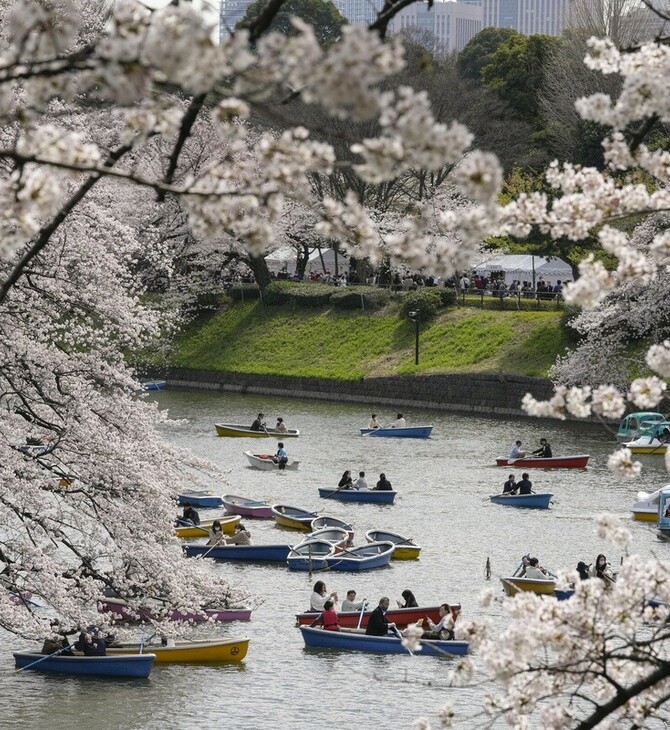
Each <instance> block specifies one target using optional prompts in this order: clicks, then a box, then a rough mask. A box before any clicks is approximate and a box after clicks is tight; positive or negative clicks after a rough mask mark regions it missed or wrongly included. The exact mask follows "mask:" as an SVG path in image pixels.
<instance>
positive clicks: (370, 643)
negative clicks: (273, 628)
mask: <svg viewBox="0 0 670 730" xmlns="http://www.w3.org/2000/svg"><path fill="white" fill-rule="evenodd" d="M300 632H301V633H302V638H303V639H304V641H305V646H313V647H319V648H321V649H340V650H342V651H367V652H372V653H374V654H409V651H408V650H407V649H406V648H405V647H404V646H403V645H402V641H401V640H400V639H399V638H398V637H396V636H368V635H367V634H364V633H359V632H358V631H351V630H347V629H340V630H339V631H326V630H325V629H319V628H312V627H311V626H301V627H300ZM468 648H469V645H468V642H467V641H442V640H439V639H431V640H428V641H421V651H416V652H413V654H414V656H449V655H454V654H458V655H459V656H462V655H464V654H467V653H468Z"/></svg>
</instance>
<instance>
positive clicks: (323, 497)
mask: <svg viewBox="0 0 670 730" xmlns="http://www.w3.org/2000/svg"><path fill="white" fill-rule="evenodd" d="M348 488H349V489H351V487H348ZM343 489H347V486H346V484H344V485H342V486H341V487H338V488H337V489H334V490H333V491H332V492H329V493H328V494H324V495H323V496H322V497H321V499H328V498H329V497H332V496H333V494H337V493H338V492H341V491H342V490H343Z"/></svg>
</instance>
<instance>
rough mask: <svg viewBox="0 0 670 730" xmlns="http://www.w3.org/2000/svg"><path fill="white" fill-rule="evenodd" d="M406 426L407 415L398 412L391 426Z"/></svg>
mask: <svg viewBox="0 0 670 730" xmlns="http://www.w3.org/2000/svg"><path fill="white" fill-rule="evenodd" d="M406 426H407V422H406V421H405V417H404V416H403V415H402V413H398V415H397V416H396V419H395V421H393V423H392V424H391V425H390V426H389V428H405V427H406Z"/></svg>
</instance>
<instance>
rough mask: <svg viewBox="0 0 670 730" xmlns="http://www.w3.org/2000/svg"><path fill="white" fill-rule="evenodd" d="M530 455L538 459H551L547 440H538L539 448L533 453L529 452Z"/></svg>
mask: <svg viewBox="0 0 670 730" xmlns="http://www.w3.org/2000/svg"><path fill="white" fill-rule="evenodd" d="M531 454H532V455H533V456H537V457H539V458H540V459H551V457H552V453H551V446H549V442H548V441H547V439H540V448H539V449H535V451H531Z"/></svg>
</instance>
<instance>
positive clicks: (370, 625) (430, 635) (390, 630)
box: [309, 580, 455, 641]
mask: <svg viewBox="0 0 670 730" xmlns="http://www.w3.org/2000/svg"><path fill="white" fill-rule="evenodd" d="M402 598H403V600H402V601H396V603H397V604H398V608H417V607H418V605H419V604H418V603H417V600H416V598H415V596H414V593H412V591H410V590H409V589H408V588H406V589H405V590H404V591H403V592H402ZM338 600H339V599H338V595H337V593H336V592H335V591H333V592H332V593H328V590H327V588H326V584H325V583H324V582H323V581H322V580H318V581H317V582H316V583H315V584H314V590H313V592H312V595H311V597H310V601H309V608H310V611H315V612H316V611H318V612H320V614H319V616H317V617H316V619H315V620H314V621H313V622H312V626H321V627H322V628H323V629H325V630H326V631H339V630H340V625H339V620H338V615H337V610H336V608H335V604H337V602H338ZM390 604H391V600H390V599H389V597H388V596H382V598H380V599H379V603H378V604H377V607H376V608H375V609H374V610H373V611H371V613H370V616H369V617H368V621H367V626H366V628H365V633H366V634H367V635H368V636H387V635H394V636H401V633H400V631H398V628H397V626H396V625H395V623H394V622H392V621H389V620H388V618H387V616H386V613H387V611H388V609H389V606H390ZM367 606H368V601H367V599H366V598H364V599H363V600H361V601H356V591H355V590H353V589H352V590H348V591H347V597H346V599H345V600H344V601H342V607H341V611H342V612H351V611H360V612H361V613H362V612H363V611H365V609H366V608H367ZM439 612H440V620H439V622H437V623H435V622H434V621H432V620H431V619H430V618H428V629H426V630H424V632H423V636H422V638H424V639H442V640H446V641H449V640H452V639H453V638H454V622H455V618H454V613H453V611H452V609H451V606H450V605H449V604H448V603H443V604H441V605H440V609H439ZM419 625H420V624H419Z"/></svg>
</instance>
